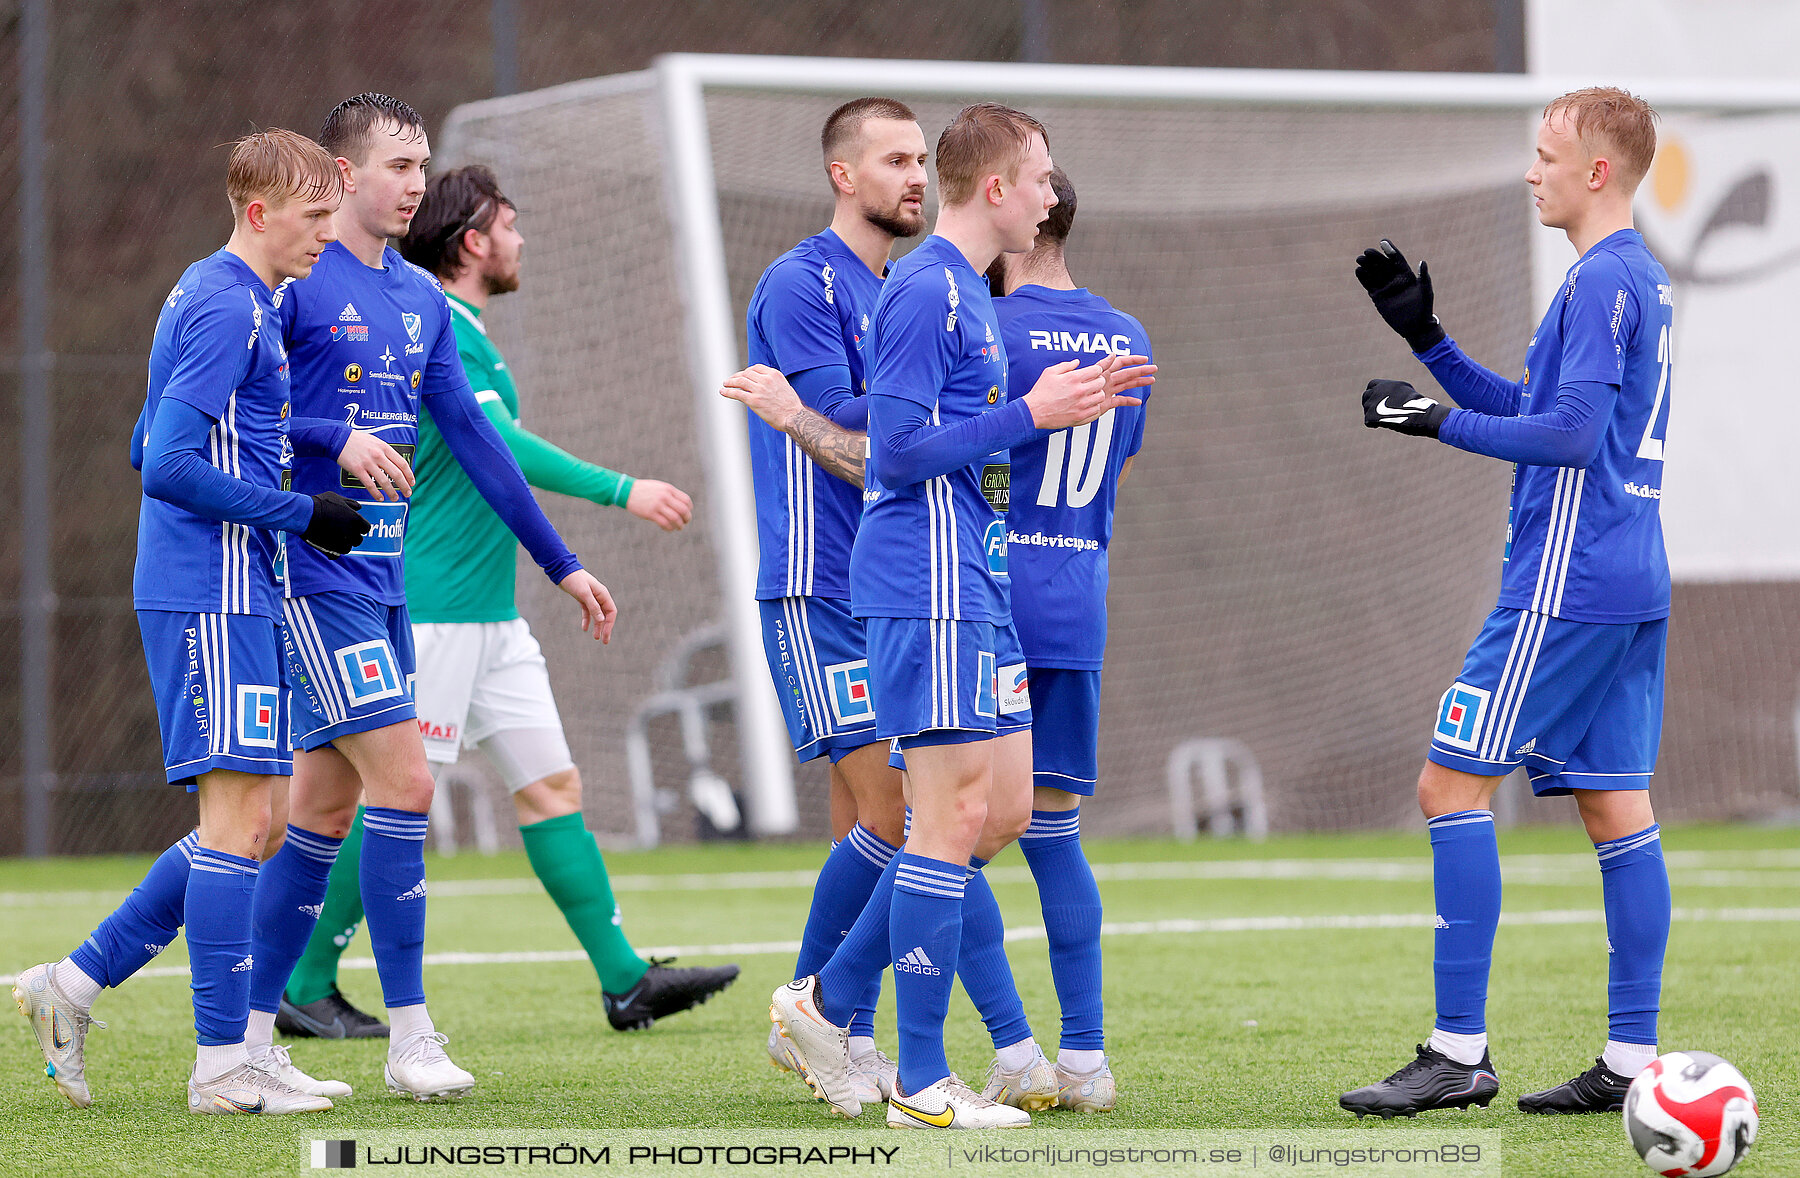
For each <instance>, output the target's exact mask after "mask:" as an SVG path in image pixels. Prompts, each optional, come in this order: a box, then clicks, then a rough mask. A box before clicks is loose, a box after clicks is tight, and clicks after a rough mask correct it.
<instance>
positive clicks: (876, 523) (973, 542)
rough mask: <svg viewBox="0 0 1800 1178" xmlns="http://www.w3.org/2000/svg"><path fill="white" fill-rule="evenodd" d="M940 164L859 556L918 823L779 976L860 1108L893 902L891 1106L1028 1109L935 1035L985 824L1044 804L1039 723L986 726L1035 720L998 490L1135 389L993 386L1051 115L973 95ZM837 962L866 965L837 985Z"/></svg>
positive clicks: (795, 1032)
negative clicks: (931, 223) (1009, 393)
mask: <svg viewBox="0 0 1800 1178" xmlns="http://www.w3.org/2000/svg"><path fill="white" fill-rule="evenodd" d="M937 164H938V177H939V183H940V185H941V189H940V212H939V220H938V226H937V232H936V233H934V234H933V235H932V236H931V237H929V238H927V239H926V240H925V242H924V243H922V244H921V245H920V246H919V247H918V248H917V249H915V250H913V251H912V252H911V253H909V254H908V255H907V256H906V257H905V258H903V259H901V260H900V261H899V262H898V263H896V264H895V265H894V266H893V267H892V269H891V271H890V274H889V277H888V280H887V282H886V284H885V285H884V287H883V290H882V294H881V299H880V302H879V303H878V304H877V307H876V311H875V314H874V317H873V321H872V324H871V337H870V349H871V358H870V361H869V365H868V369H869V398H870V402H869V439H870V450H869V481H868V488H867V491H866V492H865V499H866V500H867V504H866V507H865V512H864V518H863V522H862V526H861V527H860V528H859V529H858V531H857V535H856V542H855V546H854V548H853V550H852V554H851V569H850V578H851V601H852V607H853V611H854V613H855V615H856V616H857V617H859V618H862V619H864V624H865V627H866V631H867V636H868V659H869V683H870V687H871V690H872V692H873V696H874V704H875V718H876V725H877V730H876V731H877V735H878V736H881V737H887V738H892V739H894V740H896V741H897V742H898V745H899V748H900V750H901V751H902V752H903V754H904V755H905V761H906V767H907V773H908V777H909V780H910V785H911V790H912V797H911V801H912V806H913V824H912V827H911V830H910V831H909V832H908V834H907V837H906V843H905V846H904V848H903V849H902V851H901V853H900V854H899V855H897V856H895V857H894V858H893V859H892V860H891V861H890V863H889V865H888V867H887V869H886V871H885V872H884V876H883V881H882V883H881V884H878V885H877V888H876V890H875V892H874V894H873V895H872V897H871V899H870V902H869V905H868V906H867V908H866V909H865V912H864V915H863V917H861V918H859V920H858V923H857V925H856V926H855V928H853V930H852V932H851V934H850V936H849V937H848V938H846V940H845V942H844V945H843V946H841V947H840V949H839V951H838V952H837V953H834V955H833V958H832V960H831V961H830V962H827V964H826V966H825V967H824V968H823V969H822V970H821V973H820V974H819V975H818V976H814V977H807V978H802V979H799V980H796V981H794V982H791V983H789V984H788V985H786V986H783V987H781V988H780V989H778V990H777V991H776V992H775V995H774V996H773V999H772V1004H771V1016H772V1017H773V1018H774V1019H775V1021H777V1022H778V1023H780V1025H781V1026H782V1028H783V1030H784V1032H785V1033H786V1034H787V1036H788V1038H789V1039H790V1040H791V1042H792V1043H793V1047H794V1050H795V1053H796V1055H797V1056H798V1057H799V1059H800V1061H801V1063H802V1065H803V1067H804V1068H805V1069H806V1071H807V1073H808V1077H809V1080H810V1081H811V1082H813V1083H814V1084H815V1089H816V1090H817V1091H818V1092H819V1095H820V1096H821V1097H823V1098H824V1099H825V1100H827V1102H828V1103H830V1104H831V1105H832V1107H833V1108H834V1109H835V1110H836V1111H838V1112H840V1113H842V1114H844V1115H847V1116H854V1115H856V1114H857V1113H858V1112H860V1111H861V1106H860V1102H859V1101H858V1100H857V1099H856V1097H855V1095H854V1093H853V1092H852V1091H851V1089H850V1084H849V1078H848V1066H847V1065H848V1056H847V1048H846V1039H847V1030H846V1025H845V1024H846V1023H847V1021H848V1018H849V1015H850V1014H851V1012H852V1011H853V1009H854V1006H855V1002H856V1000H857V998H859V997H860V995H861V994H862V992H863V989H864V986H865V985H866V982H867V977H866V976H864V971H862V970H861V969H850V968H847V966H848V963H843V964H845V965H846V968H844V969H839V968H838V967H839V966H840V964H841V959H844V958H845V957H846V950H848V949H849V948H850V946H851V945H852V943H853V942H855V941H857V940H858V933H859V932H861V931H863V930H864V926H865V924H871V925H872V924H875V923H878V922H879V921H882V920H885V922H886V924H887V932H888V936H887V940H886V941H885V942H883V943H882V944H881V946H880V947H881V949H882V950H884V951H888V952H889V956H888V958H887V959H888V960H890V961H892V962H893V963H894V966H895V984H894V989H895V994H896V1000H897V1005H898V1008H899V1028H900V1053H899V1055H900V1058H899V1071H898V1076H897V1078H896V1081H895V1087H894V1091H893V1093H892V1095H891V1097H890V1099H889V1103H888V1118H887V1120H888V1124H889V1125H890V1126H893V1127H896V1128H944V1129H949V1128H958V1129H975V1128H1004V1127H1018V1126H1022V1125H1025V1124H1029V1123H1030V1118H1029V1115H1028V1114H1027V1113H1026V1112H1025V1111H1023V1110H1022V1109H1020V1108H1016V1107H1008V1106H1006V1105H1004V1104H1000V1103H997V1102H995V1101H993V1100H990V1099H988V1098H986V1097H984V1096H982V1095H981V1094H978V1093H976V1092H974V1091H972V1090H971V1089H969V1088H968V1087H967V1086H965V1085H964V1084H962V1082H961V1081H960V1080H958V1079H957V1078H956V1077H955V1076H954V1075H952V1074H951V1072H950V1068H949V1065H948V1063H947V1061H946V1059H945V1055H944V1046H943V1023H944V1017H945V1013H946V1010H947V1003H948V1000H949V986H950V981H951V978H952V976H954V975H955V973H956V970H957V964H958V951H959V947H960V942H961V938H962V923H963V914H962V908H963V897H964V890H965V885H966V882H967V880H968V879H969V878H970V876H971V875H972V874H973V872H974V871H975V870H977V869H978V867H979V863H977V862H976V861H974V859H973V856H974V855H975V853H976V849H977V847H978V846H980V845H982V844H983V840H984V839H987V840H988V845H989V846H991V848H992V849H996V850H997V849H998V847H1001V846H1004V845H1005V844H1006V843H1007V842H1010V841H1012V839H1014V838H1016V837H1017V836H1018V835H1019V834H1020V833H1021V832H1022V831H1023V830H1024V828H1025V826H1026V825H1027V822H1028V815H1029V811H1030V804H1031V803H1030V798H1029V783H1030V774H1029V772H1028V771H1025V772H1017V771H1015V768H1016V767H1013V766H1010V765H1006V764H1001V763H1000V762H1001V761H1002V760H1003V759H1004V758H1007V757H1013V758H1022V759H1023V760H1024V761H1025V762H1026V763H1028V761H1029V748H1030V743H1029V738H1028V737H1026V738H1025V739H1024V740H1023V741H1022V742H1019V741H1007V740H997V739H996V738H995V737H996V727H997V726H998V721H999V717H1000V714H1001V703H1002V700H1001V696H1002V695H1003V694H1004V695H1007V696H1008V697H1010V698H1011V699H1012V700H1014V701H1015V704H1014V707H1012V708H1010V709H1008V710H1009V711H1010V712H1011V713H1012V715H1013V717H1014V721H1015V723H1016V724H1025V723H1028V717H1029V697H1028V696H1026V695H1025V693H1024V691H1023V687H1024V683H1023V673H1022V672H1023V668H1022V666H1021V667H1020V674H1019V676H1018V679H1019V682H1018V683H1017V684H1016V688H1017V690H1010V689H1011V688H1013V687H1014V686H1015V685H1013V684H1006V685H1002V684H1001V682H1000V679H1001V676H1000V674H999V668H1000V666H1002V665H1004V664H1006V663H1009V662H1013V661H1014V660H1015V659H1016V655H1014V656H1013V657H1009V655H1011V654H1012V651H1010V650H1009V646H1011V647H1012V648H1015V649H1016V643H1017V640H1016V638H1015V637H1013V636H1012V634H1011V617H1010V606H1009V603H1008V600H1007V597H1006V594H1005V590H1004V587H1003V583H1002V580H1001V576H1002V574H1003V571H1004V568H1005V524H1004V521H1003V520H1002V519H1001V517H1000V515H999V512H998V509H997V507H996V505H995V500H994V499H990V495H993V496H994V497H995V499H998V500H999V502H1004V499H1003V498H1000V496H1001V495H1002V494H1003V492H1004V489H1005V487H1006V484H1007V472H1006V469H1005V455H1004V453H1002V452H1003V451H1005V450H1006V449H1008V448H1010V447H1011V446H1012V445H1014V444H1016V443H1021V442H1024V441H1025V440H1027V439H1028V438H1029V437H1031V436H1032V435H1033V434H1034V433H1035V431H1036V430H1038V429H1056V428H1061V427H1063V426H1068V425H1075V424H1079V423H1080V422H1083V421H1091V420H1093V419H1095V418H1097V417H1098V416H1100V415H1101V414H1102V413H1104V412H1105V411H1106V410H1107V409H1109V408H1112V407H1113V406H1114V405H1117V404H1136V403H1137V401H1136V399H1135V398H1130V397H1123V396H1120V395H1118V394H1117V393H1115V392H1114V391H1112V389H1111V388H1110V387H1109V381H1108V376H1109V374H1110V373H1111V372H1112V370H1113V369H1114V368H1116V367H1118V364H1117V361H1116V360H1115V359H1114V358H1113V357H1110V356H1109V357H1108V358H1107V360H1106V361H1105V362H1103V363H1102V364H1098V365H1093V366H1090V367H1086V368H1079V369H1078V368H1077V365H1076V363H1075V362H1073V361H1071V362H1066V363H1064V364H1059V365H1056V366H1054V367H1053V368H1051V369H1050V370H1048V371H1047V372H1046V373H1045V374H1044V376H1043V377H1042V378H1041V379H1040V380H1039V381H1038V382H1037V385H1036V386H1035V387H1034V388H1033V389H1032V390H1031V392H1030V393H1028V394H1027V395H1026V396H1025V398H1023V399H1022V400H1021V401H1018V402H1014V403H1009V404H1005V405H1002V398H1003V396H1004V394H1003V391H1002V390H1003V389H1004V388H1005V387H1006V383H1007V380H1006V354H1005V349H1004V347H1003V346H1002V345H1001V343H1000V339H999V336H998V334H997V332H996V330H995V328H996V320H995V316H994V310H993V306H992V303H991V301H990V300H989V298H988V294H987V289H986V285H985V281H984V279H983V278H982V271H983V270H984V269H985V268H986V267H987V265H988V264H989V263H990V262H991V261H992V260H993V259H994V257H995V256H997V255H998V254H1000V253H1001V252H1003V251H1015V252H1017V251H1024V250H1026V249H1029V248H1030V246H1031V243H1032V240H1033V238H1034V237H1035V235H1036V230H1037V225H1038V223H1039V222H1040V221H1042V220H1043V218H1044V214H1045V213H1046V211H1047V210H1048V209H1049V208H1050V206H1051V205H1053V204H1054V203H1055V197H1054V195H1053V194H1052V193H1051V190H1050V184H1049V176H1050V168H1051V163H1050V156H1049V144H1048V139H1047V136H1046V134H1045V132H1044V128H1043V126H1042V124H1040V123H1038V122H1037V121H1036V120H1035V119H1032V118H1030V117H1029V116H1027V115H1023V114H1021V113H1019V112H1017V111H1013V110H1010V109H1008V108H1006V107H1003V106H999V105H998V104H994V103H978V104H976V105H974V106H970V107H967V108H965V109H964V110H963V111H962V112H961V113H960V114H959V115H958V116H957V118H956V120H955V121H953V122H952V123H951V125H950V126H949V127H948V128H946V129H945V131H944V133H943V135H942V136H941V137H940V138H939V140H938V148H937ZM1018 661H1019V662H1021V663H1022V660H1018ZM1021 735H1023V733H1021ZM999 781H1016V782H1018V783H1019V784H1020V785H1021V786H1022V787H1023V789H1022V791H1021V796H1019V797H1010V796H1007V797H998V796H995V785H996V782H999ZM994 844H997V845H994ZM834 971H835V972H834ZM846 976H849V977H854V978H855V979H856V980H855V981H854V982H853V983H852V984H850V985H840V984H839V979H841V978H844V977H846Z"/></svg>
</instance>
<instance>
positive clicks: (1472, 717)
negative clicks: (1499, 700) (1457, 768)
mask: <svg viewBox="0 0 1800 1178" xmlns="http://www.w3.org/2000/svg"><path fill="white" fill-rule="evenodd" d="M1488 694H1489V693H1488V692H1486V691H1483V690H1482V689H1481V688H1479V687H1470V686H1469V685H1468V684H1467V683H1452V684H1451V685H1450V690H1449V691H1446V692H1445V693H1444V698H1443V700H1442V701H1440V702H1439V704H1438V719H1437V729H1436V731H1435V733H1434V735H1435V736H1436V737H1437V739H1438V741H1439V742H1440V743H1443V744H1447V745H1449V746H1451V747H1452V748H1459V749H1465V750H1468V751H1469V752H1473V751H1474V750H1475V737H1476V735H1477V734H1478V733H1479V732H1480V731H1481V717H1482V714H1483V713H1484V712H1486V711H1487V705H1488Z"/></svg>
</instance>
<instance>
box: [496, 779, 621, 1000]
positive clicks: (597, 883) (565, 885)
mask: <svg viewBox="0 0 1800 1178" xmlns="http://www.w3.org/2000/svg"><path fill="white" fill-rule="evenodd" d="M519 833H520V834H521V835H523V836H524V838H525V855H526V857H527V858H529V859H530V860H531V869H532V870H533V871H535V872H537V877H538V878H539V879H540V880H542V881H543V882H544V890H545V891H547V892H549V893H550V898H551V899H552V900H555V901H556V906H557V907H558V908H560V909H562V914H563V919H564V920H567V921H568V922H569V927H570V928H571V929H573V930H574V931H575V938H576V940H578V941H580V942H581V947H582V948H583V949H585V950H587V955H588V960H590V961H592V962H593V963H594V972H595V973H597V974H599V975H600V988H601V989H602V990H604V991H606V992H607V993H609V994H623V993H625V992H626V991H627V990H629V989H631V988H632V987H633V986H635V985H637V984H638V979H639V978H642V977H643V976H644V971H645V970H646V969H647V968H649V967H648V966H647V965H646V964H645V963H644V959H643V958H641V957H639V956H638V955H637V950H635V949H633V948H632V947H631V942H630V941H627V940H626V939H625V932H624V930H623V929H622V928H620V927H619V926H620V915H619V905H618V903H617V902H616V901H615V900H614V899H613V894H612V883H611V882H610V881H609V880H608V879H607V878H606V860H605V859H603V858H601V857H600V845H599V844H598V843H596V842H595V841H594V836H593V835H592V834H591V833H590V832H589V831H588V829H587V826H586V824H585V823H583V822H582V819H581V815H580V814H579V813H575V814H564V815H563V816H562V817H560V818H548V819H545V820H544V821H543V822H534V823H532V824H531V825H530V826H521V827H520V828H519Z"/></svg>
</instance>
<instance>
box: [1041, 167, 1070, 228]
mask: <svg viewBox="0 0 1800 1178" xmlns="http://www.w3.org/2000/svg"><path fill="white" fill-rule="evenodd" d="M1050 191H1052V192H1054V193H1056V204H1055V205H1054V206H1053V207H1052V208H1051V209H1050V213H1049V215H1048V216H1046V217H1045V218H1044V221H1043V224H1041V225H1039V226H1038V244H1039V245H1042V244H1044V243H1045V242H1054V243H1056V244H1057V245H1059V246H1060V245H1062V243H1063V242H1065V241H1067V240H1069V230H1071V229H1073V228H1074V227H1075V185H1073V184H1071V183H1069V174H1068V173H1067V172H1065V171H1063V170H1062V168H1061V167H1055V168H1051V169H1050Z"/></svg>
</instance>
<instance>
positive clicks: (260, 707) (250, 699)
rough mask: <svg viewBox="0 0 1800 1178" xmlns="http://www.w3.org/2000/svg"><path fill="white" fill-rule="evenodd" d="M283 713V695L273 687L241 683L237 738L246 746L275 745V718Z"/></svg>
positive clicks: (238, 692)
mask: <svg viewBox="0 0 1800 1178" xmlns="http://www.w3.org/2000/svg"><path fill="white" fill-rule="evenodd" d="M279 715H281V696H280V695H279V694H277V693H276V690H275V689H274V688H273V687H258V686H255V685H252V684H247V683H246V684H239V685H238V689H237V738H238V743H239V744H241V745H243V746H244V747H246V748H253V749H272V748H274V747H275V743H276V742H275V719H276V717H277V716H279Z"/></svg>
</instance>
